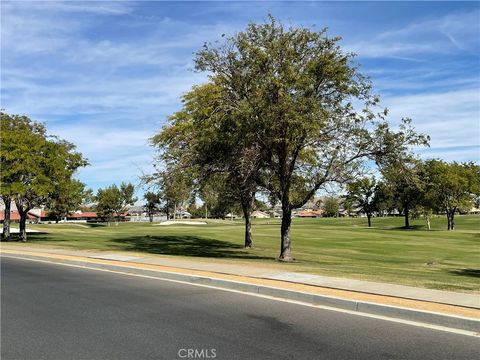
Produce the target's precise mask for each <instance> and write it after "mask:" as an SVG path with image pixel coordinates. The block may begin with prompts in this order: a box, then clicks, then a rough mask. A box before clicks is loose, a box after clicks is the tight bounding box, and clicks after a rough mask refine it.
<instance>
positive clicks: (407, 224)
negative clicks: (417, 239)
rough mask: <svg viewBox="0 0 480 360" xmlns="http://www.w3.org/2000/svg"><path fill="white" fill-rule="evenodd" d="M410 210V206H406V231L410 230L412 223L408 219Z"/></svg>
mask: <svg viewBox="0 0 480 360" xmlns="http://www.w3.org/2000/svg"><path fill="white" fill-rule="evenodd" d="M409 210H410V209H409V208H408V205H405V208H404V212H405V215H404V216H405V229H408V228H410V221H409V219H408V213H409Z"/></svg>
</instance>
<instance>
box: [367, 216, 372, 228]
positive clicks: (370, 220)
mask: <svg viewBox="0 0 480 360" xmlns="http://www.w3.org/2000/svg"><path fill="white" fill-rule="evenodd" d="M367 220H368V227H372V214H368V213H367Z"/></svg>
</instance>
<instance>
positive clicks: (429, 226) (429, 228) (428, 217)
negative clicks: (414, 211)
mask: <svg viewBox="0 0 480 360" xmlns="http://www.w3.org/2000/svg"><path fill="white" fill-rule="evenodd" d="M425 219H426V220H427V227H428V230H432V227H431V225H430V216H428V215H425Z"/></svg>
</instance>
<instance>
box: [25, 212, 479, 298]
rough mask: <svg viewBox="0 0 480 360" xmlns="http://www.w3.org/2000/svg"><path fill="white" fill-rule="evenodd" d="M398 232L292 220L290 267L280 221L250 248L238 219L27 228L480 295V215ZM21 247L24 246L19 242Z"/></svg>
mask: <svg viewBox="0 0 480 360" xmlns="http://www.w3.org/2000/svg"><path fill="white" fill-rule="evenodd" d="M411 223H412V227H413V229H410V230H405V229H402V228H401V226H402V225H403V219H402V218H374V219H373V227H372V228H368V227H367V226H366V219H363V218H356V219H354V218H346V219H345V218H339V219H333V218H331V219H328V218H321V219H294V220H293V225H292V244H293V245H292V247H293V254H294V257H295V262H293V263H288V264H283V263H278V262H276V261H275V258H276V256H278V253H279V242H280V240H279V235H280V226H279V224H280V220H279V219H274V220H273V219H272V220H255V221H254V225H253V236H254V241H255V248H254V249H248V250H246V249H243V248H242V244H243V231H244V228H243V222H242V220H236V221H233V222H232V221H228V220H227V221H220V220H211V221H209V223H208V225H203V226H187V225H173V226H154V225H152V224H149V223H121V224H120V225H119V226H115V225H113V224H112V225H111V226H107V225H106V224H91V225H90V224H89V225H79V224H77V225H72V224H69V225H64V224H50V225H47V224H45V225H31V226H30V228H32V229H37V230H41V231H42V233H39V234H31V235H30V236H29V241H30V242H31V243H35V244H42V245H55V246H61V247H67V248H74V249H95V250H106V251H140V252H147V253H151V254H163V255H169V256H183V257H185V256H187V257H199V258H203V259H205V260H206V261H229V262H237V263H243V264H245V266H248V265H249V264H262V266H272V267H275V269H276V270H278V269H279V268H280V269H283V270H284V271H303V272H308V273H314V274H322V275H329V276H337V277H349V278H357V279H364V280H373V281H386V282H393V283H398V284H407V285H414V286H422V287H427V288H434V289H448V290H457V291H479V290H480V246H479V245H480V216H475V215H471V216H458V217H457V218H456V225H457V229H456V230H455V231H450V232H449V231H446V230H445V228H446V219H445V218H444V217H438V218H434V219H433V221H432V230H431V231H429V230H427V229H426V226H425V223H424V221H423V220H412V222H411ZM19 246H22V244H19Z"/></svg>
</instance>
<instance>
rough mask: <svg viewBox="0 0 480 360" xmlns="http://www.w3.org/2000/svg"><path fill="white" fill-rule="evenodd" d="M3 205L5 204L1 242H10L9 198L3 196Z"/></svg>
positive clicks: (10, 200)
mask: <svg viewBox="0 0 480 360" xmlns="http://www.w3.org/2000/svg"><path fill="white" fill-rule="evenodd" d="M2 199H3V203H4V204H5V211H4V216H3V232H2V241H9V240H10V209H11V202H12V199H11V198H10V196H4V197H3V198H2Z"/></svg>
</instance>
